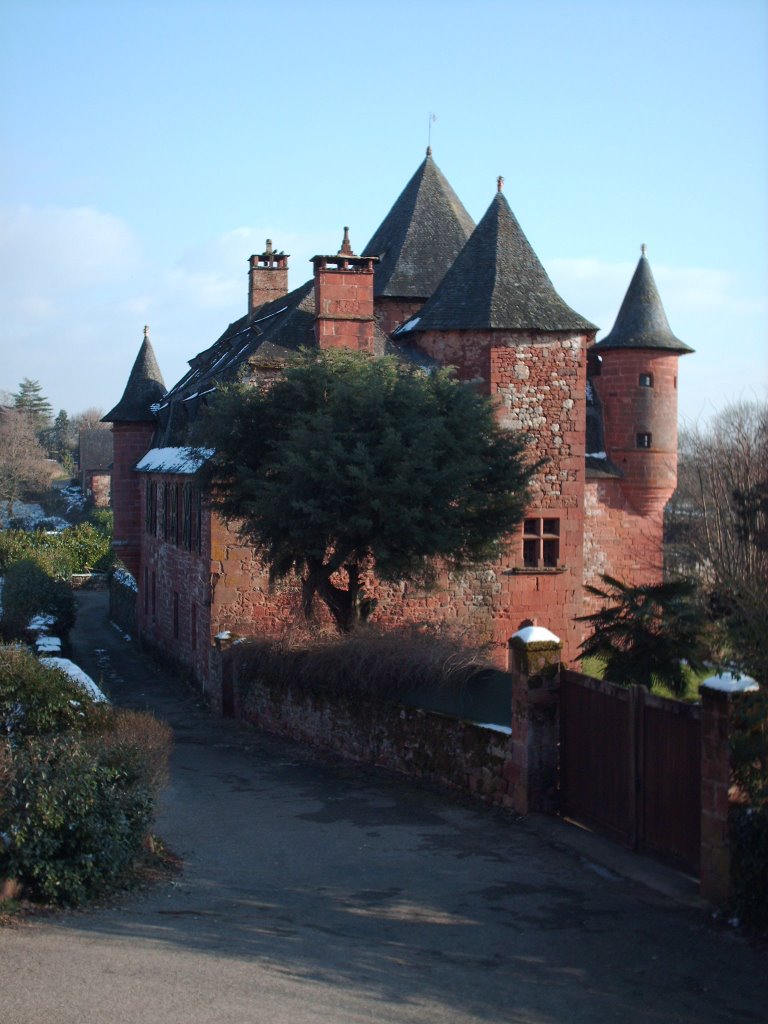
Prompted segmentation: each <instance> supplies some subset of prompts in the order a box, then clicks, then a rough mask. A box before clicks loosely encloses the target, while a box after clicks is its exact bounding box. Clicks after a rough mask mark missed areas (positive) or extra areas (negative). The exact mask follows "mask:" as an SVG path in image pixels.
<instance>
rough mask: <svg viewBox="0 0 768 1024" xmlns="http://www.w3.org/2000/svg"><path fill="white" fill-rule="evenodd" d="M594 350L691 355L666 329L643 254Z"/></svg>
mask: <svg viewBox="0 0 768 1024" xmlns="http://www.w3.org/2000/svg"><path fill="white" fill-rule="evenodd" d="M595 348H599V349H606V348H655V349H666V350H667V351H669V352H681V353H685V352H693V349H692V348H691V347H690V346H689V345H686V344H685V342H683V341H680V339H679V338H676V337H675V336H674V334H673V333H672V331H671V330H670V327H669V323H668V321H667V314H666V313H665V312H664V307H663V306H662V304H661V299H660V298H659V292H658V290H657V288H656V282H655V281H654V279H653V274H652V273H651V265H650V263H649V262H648V260H647V258H646V255H645V246H643V254H642V256H641V257H640V262H639V263H638V264H637V269H636V270H635V273H634V275H633V277H632V280H631V281H630V283H629V288H628V289H627V294H626V295H625V296H624V301H623V302H622V304H621V309H620V310H619V315H618V316H617V317H616V323H615V324H614V325H613V330H612V331H611V332H610V334H606V336H605V337H604V338H603V339H602V340H601V341H598V343H597V344H596V345H595Z"/></svg>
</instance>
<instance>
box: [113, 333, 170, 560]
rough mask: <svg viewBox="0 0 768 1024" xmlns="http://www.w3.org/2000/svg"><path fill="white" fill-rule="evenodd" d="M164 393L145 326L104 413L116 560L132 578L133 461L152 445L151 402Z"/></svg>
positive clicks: (136, 504) (137, 552) (137, 511)
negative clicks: (124, 379) (121, 385)
mask: <svg viewBox="0 0 768 1024" xmlns="http://www.w3.org/2000/svg"><path fill="white" fill-rule="evenodd" d="M164 394H165V384H164V383H163V375H162V374H161V373H160V367H159V366H158V365H157V360H156V359H155V353H154V350H153V348H152V342H151V341H150V340H149V328H148V327H145V328H144V341H143V342H142V344H141V348H140V349H139V354H138V355H137V356H136V361H135V362H134V364H133V368H132V369H131V372H130V374H129V376H128V383H127V384H126V385H125V391H124V392H123V397H122V398H121V399H120V401H119V402H118V403H117V405H116V406H115V407H114V409H112V410H111V411H110V412H108V413H107V415H106V416H104V417H103V418H102V419H103V422H104V423H112V424H113V427H112V437H113V443H114V455H113V462H112V507H113V509H114V514H115V521H114V540H113V542H112V546H113V547H114V548H115V550H116V552H117V554H118V556H119V558H120V559H121V561H122V562H123V563H124V565H125V566H126V568H127V569H128V570H129V571H130V572H131V573H133V575H134V576H136V574H137V573H138V571H139V566H140V564H141V537H142V532H143V531H142V526H141V523H142V518H141V517H142V508H143V503H142V490H141V488H142V483H141V480H140V479H139V475H138V474H137V473H136V472H135V467H136V463H137V462H138V461H139V459H141V458H142V456H143V455H144V454H145V453H146V451H147V449H148V448H149V447H150V445H151V444H152V435H153V434H154V432H155V422H156V416H155V413H154V410H153V409H152V406H153V405H154V404H155V403H156V402H159V401H160V399H161V398H162V397H163V395H164Z"/></svg>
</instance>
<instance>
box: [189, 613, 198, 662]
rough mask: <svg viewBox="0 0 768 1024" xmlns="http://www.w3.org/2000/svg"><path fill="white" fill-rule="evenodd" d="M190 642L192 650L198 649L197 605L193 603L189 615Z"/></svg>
mask: <svg viewBox="0 0 768 1024" xmlns="http://www.w3.org/2000/svg"><path fill="white" fill-rule="evenodd" d="M189 642H190V645H191V647H192V650H193V651H195V650H197V605H196V604H193V605H192V608H191V610H190V615H189Z"/></svg>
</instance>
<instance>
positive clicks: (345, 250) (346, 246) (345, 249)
mask: <svg viewBox="0 0 768 1024" xmlns="http://www.w3.org/2000/svg"><path fill="white" fill-rule="evenodd" d="M338 255H339V256H354V255H355V254H354V253H353V252H352V246H351V244H350V241H349V228H347V227H345V228H344V238H343V240H342V243H341V248H340V249H339V252H338Z"/></svg>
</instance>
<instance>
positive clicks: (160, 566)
mask: <svg viewBox="0 0 768 1024" xmlns="http://www.w3.org/2000/svg"><path fill="white" fill-rule="evenodd" d="M142 477H143V480H142V484H143V485H144V486H146V484H148V483H149V482H150V481H152V480H154V481H155V482H156V483H157V491H158V507H157V530H156V532H155V533H153V534H149V533H147V532H146V530H145V528H144V525H145V524H144V511H145V505H144V494H143V487H142V508H141V518H142V530H141V545H142V568H141V571H140V572H138V573H136V574H135V577H136V584H137V587H138V599H137V602H136V620H137V625H138V630H139V635H140V638H141V640H142V642H144V643H147V644H149V645H150V646H152V647H154V648H156V649H157V650H158V652H159V653H160V654H161V655H163V656H166V657H168V658H169V659H170V660H172V661H173V662H175V663H176V664H178V665H180V666H185V667H187V668H189V669H190V670H191V672H192V674H193V675H194V677H195V678H196V679H198V680H200V681H201V682H202V681H203V680H205V679H206V678H207V676H208V658H209V654H210V646H211V636H212V630H211V621H212V619H211V597H210V584H211V572H210V564H211V557H210V532H211V515H210V512H209V511H208V510H207V509H205V508H204V509H203V516H202V524H201V539H202V550H201V552H200V553H198V552H197V551H196V550H192V551H189V550H187V549H186V548H185V547H184V546H183V545H182V544H176V543H175V542H171V541H166V540H164V539H163V536H162V523H163V514H164V508H163V492H164V487H163V485H164V484H165V483H169V484H171V485H172V486H173V485H176V484H181V485H183V484H185V483H189V477H187V476H180V475H179V476H177V475H171V474H168V475H154V474H153V475H152V476H151V477H150V475H149V474H142ZM214 632H215V631H214Z"/></svg>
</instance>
